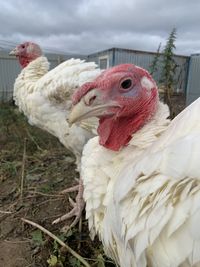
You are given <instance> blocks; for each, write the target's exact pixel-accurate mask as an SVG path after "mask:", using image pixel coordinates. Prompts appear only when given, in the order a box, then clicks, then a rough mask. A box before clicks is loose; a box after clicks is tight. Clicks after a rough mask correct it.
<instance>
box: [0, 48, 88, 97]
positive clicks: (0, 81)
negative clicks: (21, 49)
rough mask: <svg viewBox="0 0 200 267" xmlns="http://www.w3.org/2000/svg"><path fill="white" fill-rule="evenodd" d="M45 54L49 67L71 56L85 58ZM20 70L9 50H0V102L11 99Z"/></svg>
mask: <svg viewBox="0 0 200 267" xmlns="http://www.w3.org/2000/svg"><path fill="white" fill-rule="evenodd" d="M46 56H47V58H48V60H49V62H50V68H51V69H52V68H54V67H56V66H57V65H58V64H60V63H61V62H63V61H64V60H67V59H69V58H72V57H79V58H82V59H84V58H85V57H84V56H79V55H69V56H68V55H58V54H46ZM20 72H21V67H20V66H19V62H18V61H17V60H16V58H14V57H11V56H9V51H0V102H9V101H12V96H13V86H14V83H15V79H16V78H17V76H18V74H19V73H20Z"/></svg>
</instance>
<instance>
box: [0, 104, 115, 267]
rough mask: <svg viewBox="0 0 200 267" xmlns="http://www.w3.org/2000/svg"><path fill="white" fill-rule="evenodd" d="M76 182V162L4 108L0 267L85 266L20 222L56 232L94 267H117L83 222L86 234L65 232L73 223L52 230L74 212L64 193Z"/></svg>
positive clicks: (54, 141)
mask: <svg viewBox="0 0 200 267" xmlns="http://www.w3.org/2000/svg"><path fill="white" fill-rule="evenodd" d="M23 177H24V182H23ZM75 177H78V173H77V172H76V170H75V164H74V157H73V155H72V154H71V153H70V152H68V151H67V150H66V149H65V148H64V147H63V146H62V145H61V144H60V143H59V142H58V140H57V139H56V138H54V137H52V136H51V135H49V134H47V133H46V132H43V131H41V130H39V129H37V128H35V127H32V126H30V125H29V124H28V123H27V121H26V119H25V117H24V116H23V115H22V114H20V113H19V111H18V109H17V108H14V107H12V106H5V105H4V106H1V107H0V267H4V266H5V267H46V266H51V267H64V266H69V267H70V266H72V267H80V266H83V265H82V264H81V263H80V262H79V261H78V260H77V259H76V258H74V257H73V256H72V255H71V254H70V253H69V252H67V251H66V249H63V248H61V247H60V245H58V244H57V242H55V241H53V239H51V238H50V237H49V236H48V235H46V234H44V233H43V232H42V231H40V230H38V229H37V228H35V227H33V226H31V225H29V224H27V223H24V222H23V221H22V220H21V218H26V219H29V220H31V221H34V222H36V223H38V224H40V225H41V226H43V227H45V228H46V229H47V230H49V231H51V232H52V233H53V234H55V235H56V236H58V237H59V238H60V239H61V240H63V241H64V242H65V243H66V244H68V245H69V246H70V247H71V248H72V249H74V250H75V251H76V252H77V253H79V254H80V255H81V256H82V257H84V258H85V259H86V260H87V261H88V263H90V265H91V266H97V267H104V266H108V267H111V266H112V267H113V266H115V265H114V264H113V263H112V262H111V261H110V260H109V259H107V258H106V257H105V255H104V254H103V251H102V246H101V243H100V242H99V241H98V240H97V239H96V240H95V241H91V240H90V238H89V233H88V230H87V222H86V221H85V220H84V216H83V220H82V231H81V233H80V232H79V226H78V225H77V226H76V227H74V228H73V229H72V230H70V231H68V232H67V233H63V232H62V228H63V226H65V225H66V224H70V221H66V222H64V223H59V224H57V225H52V221H53V220H54V219H56V218H58V217H59V216H61V215H63V214H65V213H66V212H68V211H69V210H70V208H71V207H70V205H69V202H68V197H69V194H65V195H61V194H60V191H61V190H63V189H65V188H66V187H68V186H71V185H73V184H75V179H74V178H75ZM70 196H71V197H72V198H74V196H75V195H74V194H73V193H70Z"/></svg>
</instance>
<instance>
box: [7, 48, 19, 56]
mask: <svg viewBox="0 0 200 267" xmlns="http://www.w3.org/2000/svg"><path fill="white" fill-rule="evenodd" d="M17 55H18V50H17V47H15V48H14V49H13V50H12V51H10V53H9V56H17Z"/></svg>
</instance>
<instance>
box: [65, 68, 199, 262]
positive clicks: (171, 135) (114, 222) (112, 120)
mask: <svg viewBox="0 0 200 267" xmlns="http://www.w3.org/2000/svg"><path fill="white" fill-rule="evenodd" d="M73 103H74V107H73V109H72V112H71V115H70V121H71V123H73V122H75V121H80V120H82V119H85V118H89V117H92V116H96V117H98V118H99V126H98V130H97V131H98V135H99V136H97V137H94V138H92V139H90V140H89V141H88V143H87V144H86V145H85V147H84V150H83V156H82V163H81V177H82V179H83V184H84V199H85V201H86V217H87V219H88V221H89V229H90V232H91V236H92V237H94V235H95V234H98V236H99V238H100V239H101V240H102V242H103V246H104V249H105V252H106V254H107V255H108V256H109V257H111V258H112V259H113V260H114V261H115V262H116V264H117V265H119V266H121V267H146V266H150V267H186V266H193V267H199V266H200V230H199V224H200V115H199V114H200V99H198V100H197V101H196V102H194V103H193V104H192V105H190V106H189V107H188V108H186V109H185V110H184V111H183V112H182V113H180V114H179V115H178V116H177V117H176V118H175V119H174V120H173V121H171V122H169V120H168V119H167V117H168V115H169V113H168V108H167V107H166V106H165V105H164V104H162V103H161V102H160V101H159V98H158V90H157V87H156V84H155V82H154V81H153V79H152V77H151V76H150V75H149V73H148V72H147V71H145V70H144V69H141V68H139V67H137V66H135V65H132V64H123V65H119V66H117V67H114V68H112V69H110V70H107V71H105V72H104V73H102V74H101V75H100V76H99V77H98V78H96V80H94V81H93V82H91V83H87V84H85V85H83V86H82V87H80V89H79V90H78V91H77V92H76V93H75V94H74V95H73Z"/></svg>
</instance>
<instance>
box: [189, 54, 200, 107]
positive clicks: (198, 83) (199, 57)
mask: <svg viewBox="0 0 200 267" xmlns="http://www.w3.org/2000/svg"><path fill="white" fill-rule="evenodd" d="M198 97H200V54H196V55H191V57H190V62H189V72H188V82H187V94H186V104H187V105H189V104H191V103H192V102H193V101H194V100H196V99H197V98H198Z"/></svg>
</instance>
